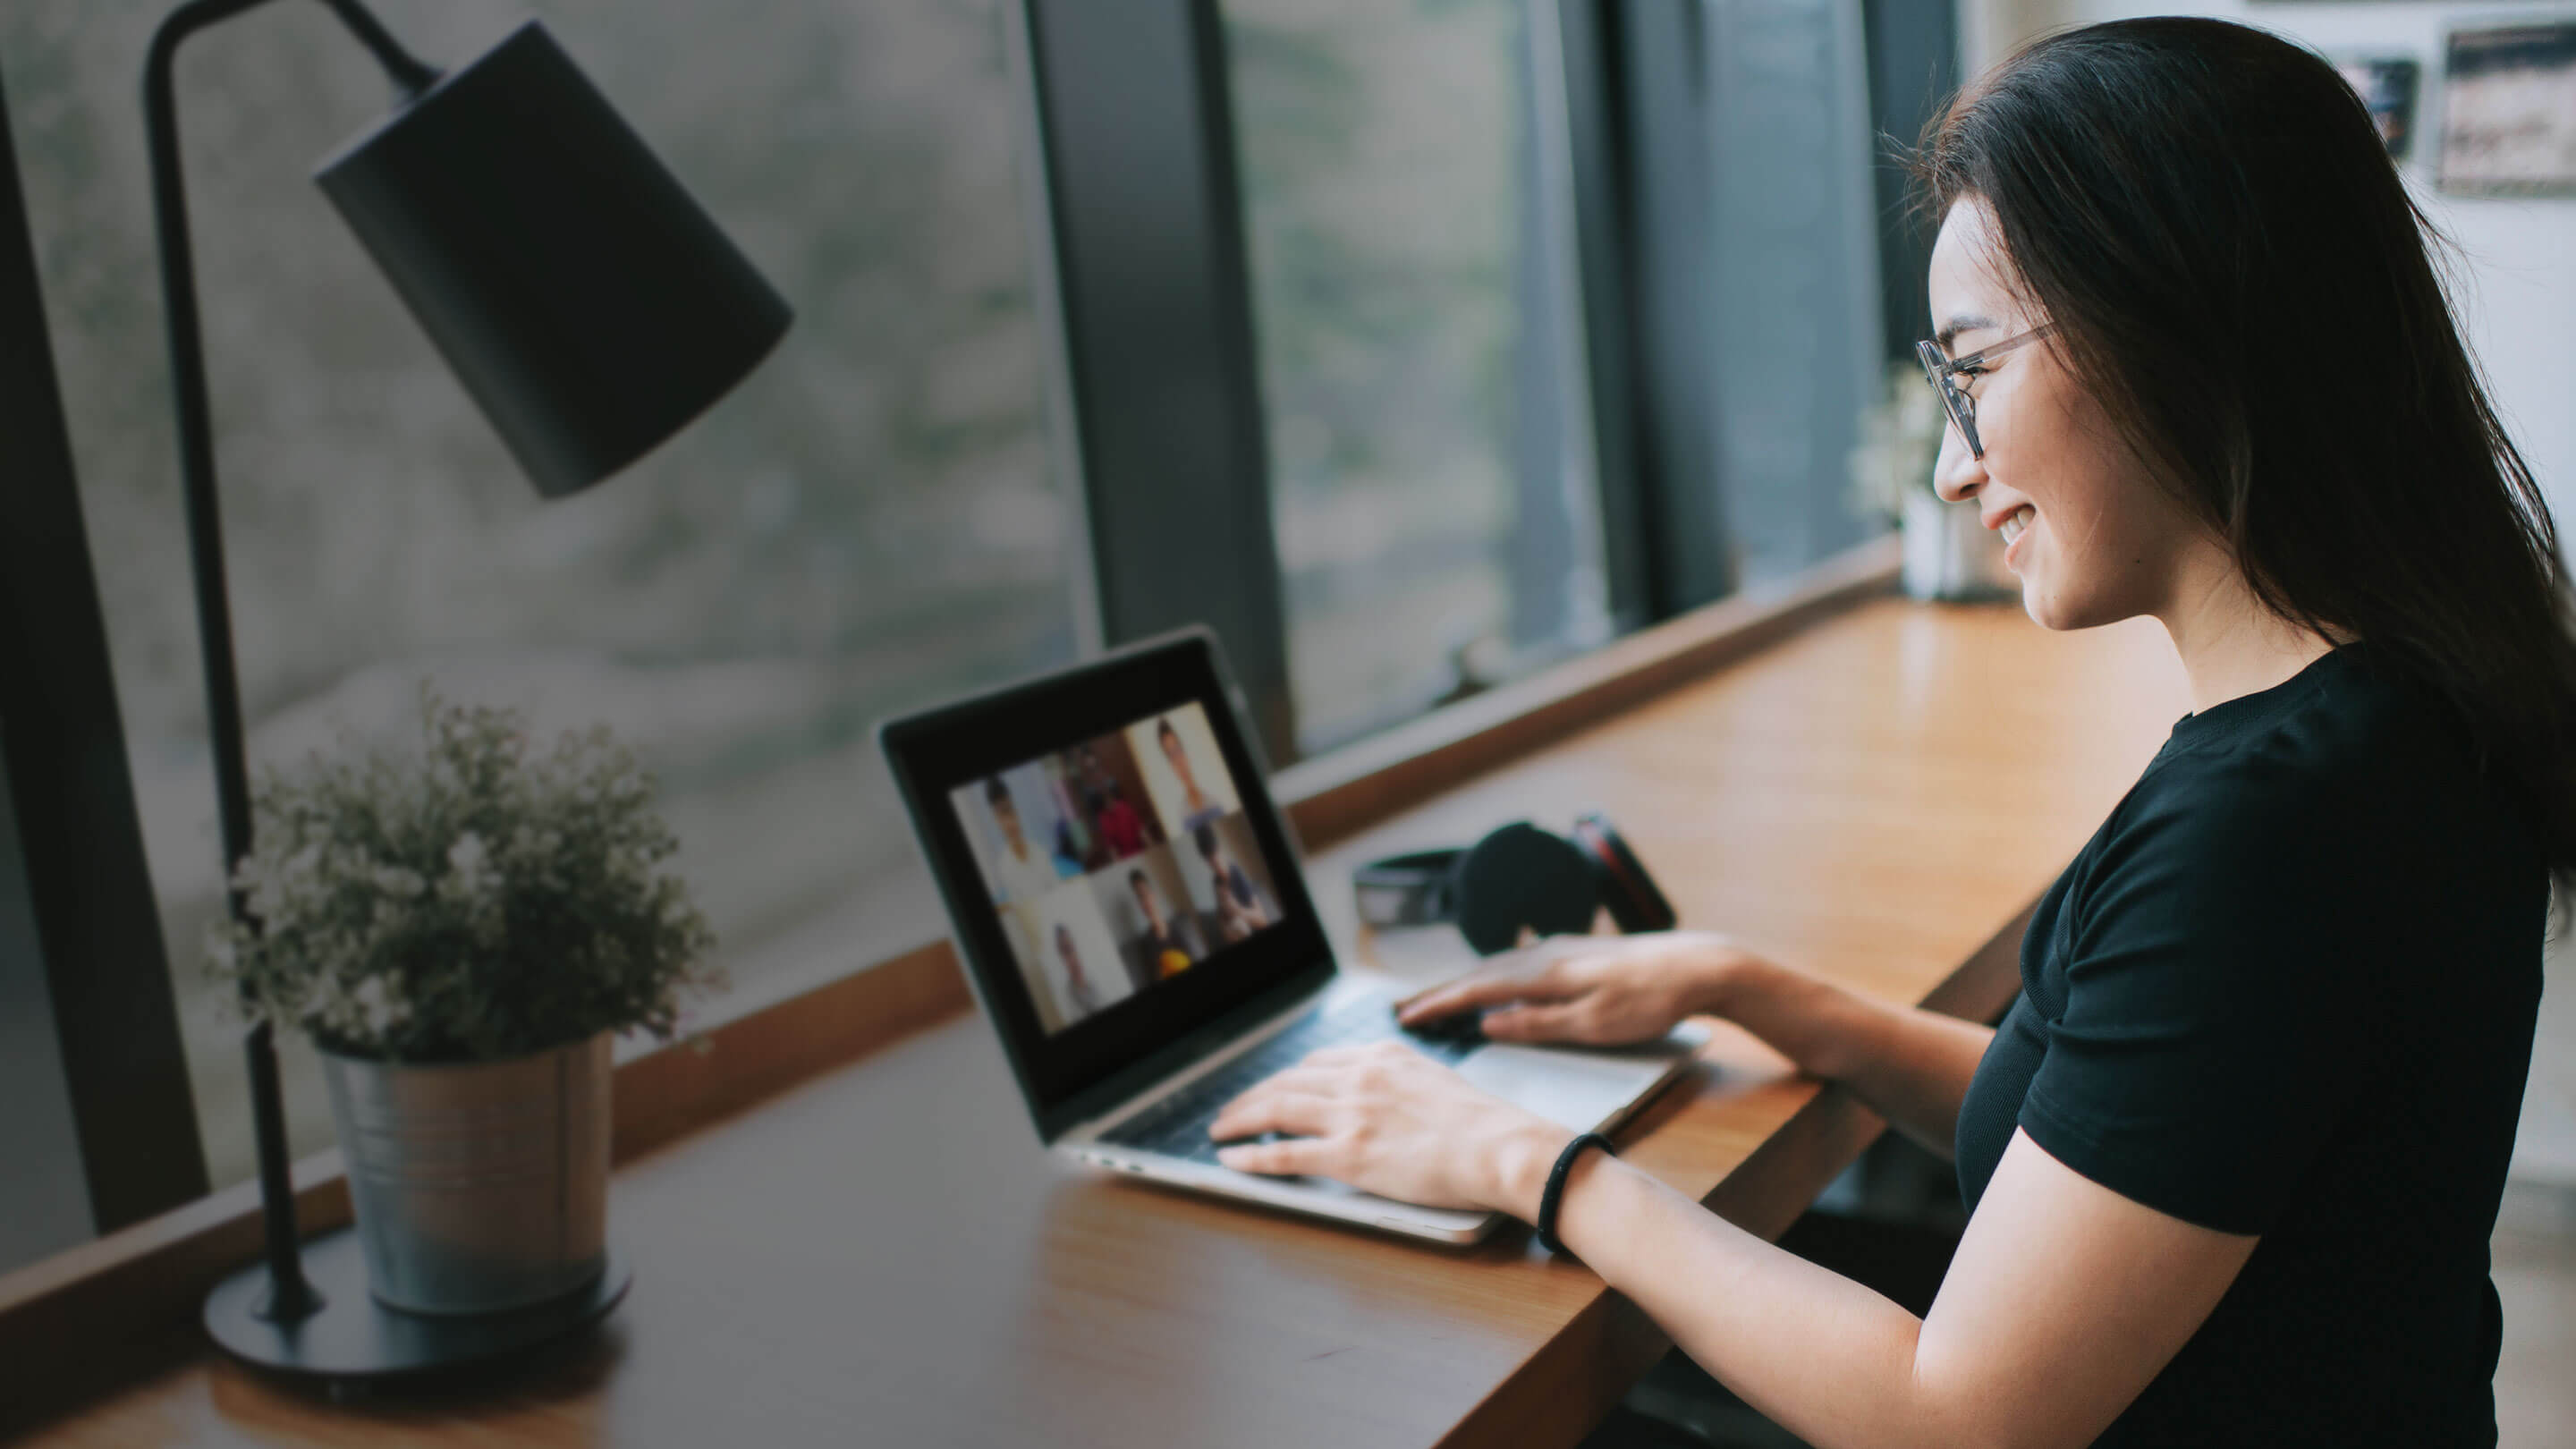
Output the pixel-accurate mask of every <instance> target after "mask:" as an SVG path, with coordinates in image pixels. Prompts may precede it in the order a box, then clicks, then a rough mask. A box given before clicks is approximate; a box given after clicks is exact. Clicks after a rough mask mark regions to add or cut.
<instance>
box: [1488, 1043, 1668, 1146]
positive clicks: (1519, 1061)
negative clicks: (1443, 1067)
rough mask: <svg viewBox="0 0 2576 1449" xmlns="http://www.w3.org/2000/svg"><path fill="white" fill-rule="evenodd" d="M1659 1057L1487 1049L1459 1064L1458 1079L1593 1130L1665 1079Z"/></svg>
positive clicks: (1561, 1121) (1557, 1120)
mask: <svg viewBox="0 0 2576 1449" xmlns="http://www.w3.org/2000/svg"><path fill="white" fill-rule="evenodd" d="M1665 1065H1666V1064H1665V1062H1664V1061H1662V1060H1660V1059H1655V1058H1644V1059H1640V1058H1624V1059H1623V1058H1619V1057H1607V1056H1588V1055H1585V1054H1582V1053H1579V1052H1571V1051H1562V1050H1548V1049H1545V1048H1540V1047H1525V1046H1507V1045H1504V1044H1501V1043H1496V1044H1494V1045H1491V1046H1487V1047H1484V1048H1482V1049H1480V1050H1478V1051H1477V1052H1475V1053H1474V1054H1473V1055H1471V1056H1469V1057H1468V1058H1467V1059H1466V1060H1465V1061H1463V1062H1460V1063H1459V1064H1458V1075H1460V1076H1462V1077H1465V1078H1466V1079H1467V1080H1468V1081H1470V1082H1473V1083H1475V1084H1476V1085H1477V1086H1479V1087H1482V1088H1484V1089H1485V1090H1486V1091H1488V1092H1491V1093H1493V1094H1494V1095H1495V1096H1498V1097H1501V1098H1503V1099H1504V1100H1506V1101H1509V1102H1512V1103H1514V1104H1516V1105H1519V1106H1522V1107H1526V1108H1528V1109H1529V1110H1530V1111H1533V1112H1536V1113H1537V1114H1539V1115H1540V1116H1542V1117H1545V1118H1546V1119H1548V1120H1549V1121H1551V1122H1555V1123H1557V1124H1559V1125H1561V1126H1565V1127H1570V1128H1572V1129H1574V1130H1575V1131H1577V1132H1583V1131H1589V1130H1590V1129H1592V1128H1594V1127H1598V1126H1600V1125H1601V1124H1602V1123H1603V1122H1605V1121H1607V1120H1609V1118H1610V1117H1611V1116H1612V1115H1614V1114H1615V1113H1617V1112H1618V1111H1619V1109H1620V1108H1622V1107H1625V1106H1627V1105H1628V1103H1629V1102H1630V1101H1632V1100H1634V1099H1635V1098H1636V1096H1637V1094H1638V1093H1640V1092H1642V1091H1644V1090H1645V1089H1646V1088H1647V1087H1648V1086H1649V1085H1651V1084H1652V1083H1653V1082H1654V1080H1655V1079H1656V1078H1657V1077H1659V1076H1662V1075H1663V1072H1664V1067H1665Z"/></svg>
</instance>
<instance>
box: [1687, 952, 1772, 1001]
mask: <svg viewBox="0 0 2576 1449" xmlns="http://www.w3.org/2000/svg"><path fill="white" fill-rule="evenodd" d="M1764 964H1765V963H1764V962H1763V960H1762V958H1761V957H1759V956H1755V955H1752V954H1751V953H1749V952H1745V951H1739V950H1737V949H1736V948H1735V947H1733V946H1730V945H1726V944H1724V943H1723V942H1715V943H1712V944H1711V945H1710V948H1709V950H1708V951H1707V952H1706V954H1704V955H1703V956H1701V958H1700V959H1699V960H1697V961H1695V962H1693V963H1692V970H1691V992H1690V1014H1691V1015H1693V1016H1722V1017H1727V1018H1730V1019H1731V1018H1733V1017H1734V1016H1735V1014H1736V1009H1737V1005H1738V1003H1739V1002H1740V1001H1741V1000H1742V999H1743V996H1744V993H1745V992H1746V991H1747V990H1748V989H1750V988H1751V986H1752V978H1753V977H1754V975H1755V974H1756V973H1757V972H1758V971H1759V970H1760V969H1761V967H1762V966H1763V965H1764Z"/></svg>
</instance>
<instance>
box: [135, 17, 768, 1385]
mask: <svg viewBox="0 0 2576 1449" xmlns="http://www.w3.org/2000/svg"><path fill="white" fill-rule="evenodd" d="M265 3H267V0H189V3H187V4H183V5H181V6H179V7H178V8H177V9H176V10H174V11H172V12H171V14H170V15H169V17H168V18H167V19H165V20H164V21H162V23H161V26H160V28H159V29H158V30H156V31H155V32H154V33H153V36H152V46H151V50H150V53H149V55H148V57H147V59H146V61H145V63H144V73H143V105H144V114H145V122H146V126H147V130H148V133H149V143H150V148H151V163H152V199H153V212H154V221H155V225H156V228H157V232H158V240H159V243H160V252H161V288H162V292H163V295H164V298H165V300H166V304H167V311H168V326H169V344H170V380H171V387H172V390H173V392H174V394H175V397H176V404H177V408H178V421H179V468H180V475H181V482H182V485H183V488H184V491H185V496H186V499H187V509H188V542H189V557H190V562H191V564H192V566H193V570H194V574H195V579H196V593H197V620H198V644H199V648H200V651H201V653H202V654H203V656H204V661H205V673H206V705H207V731H208V734H209V736H210V739H211V742H212V745H213V754H214V762H215V796H216V805H217V809H218V813H219V815H220V817H221V819H222V823H223V838H224V863H225V875H226V879H227V899H228V904H229V908H230V909H231V911H232V914H233V918H234V919H235V920H236V921H245V920H247V914H246V903H245V901H244V899H243V896H242V894H241V892H240V891H238V890H235V889H232V888H231V887H230V876H231V871H232V865H233V863H234V862H236V861H239V860H240V859H242V857H243V856H244V855H246V854H248V852H249V850H250V843H251V809H250V787H249V771H248V768H247V765H246V763H245V759H244V750H243V726H242V718H241V694H240V688H239V684H238V682H237V679H236V677H235V671H234V662H233V649H232V623H231V614H230V609H229V607H228V604H227V595H226V591H225V586H224V556H223V537H222V528H221V525H220V520H219V518H218V514H217V509H216V502H217V499H216V491H215V459H214V439H213V431H212V423H211V419H210V415H209V407H208V402H207V393H206V372H205V359H204V356H203V352H202V345H201V342H200V338H199V333H198V325H197V297H196V283H195V280H194V278H193V276H192V264H191V261H190V258H189V247H188V210H187V196H186V192H185V187H184V183H183V180H182V178H181V175H180V169H179V122H178V112H177V103H176V99H175V87H174V85H173V80H172V73H173V68H174V65H175V62H176V59H177V55H178V50H179V46H180V44H181V43H182V42H184V41H185V40H187V39H188V37H190V36H191V35H194V34H195V33H197V32H198V31H200V30H204V29H206V28H207V27H209V26H212V25H216V24H219V23H221V22H223V21H226V20H229V19H232V18H233V17H234V16H237V15H240V14H242V13H243V12H245V11H248V10H251V9H254V8H257V7H258V6H260V5H262V4H265ZM323 3H324V4H325V5H326V6H327V7H328V8H329V9H330V11H331V12H332V14H333V15H335V16H337V17H338V18H339V20H340V21H341V23H342V24H343V25H345V26H346V27H347V28H348V30H349V32H350V33H351V34H352V35H353V36H355V37H356V39H357V41H358V43H359V44H361V45H362V46H364V47H365V48H366V49H367V50H368V52H369V53H371V54H372V55H374V56H375V58H376V60H377V62H378V63H379V64H381V65H382V66H383V67H384V70H385V73H386V75H387V76H388V77H390V78H391V80H392V82H393V86H394V91H395V107H394V111H393V114H392V115H390V116H388V117H386V118H385V119H384V120H382V121H381V122H379V123H378V124H377V125H376V126H375V127H374V128H373V129H372V130H369V131H367V132H366V133H364V134H363V135H361V136H359V137H358V138H357V139H356V140H355V141H353V142H351V143H350V144H349V145H348V146H347V147H345V148H344V149H342V150H341V151H340V152H339V154H337V155H336V156H333V157H332V158H330V159H329V160H327V161H325V162H323V163H322V166H321V168H320V169H319V171H318V172H317V173H316V177H315V179H316V180H317V181H318V182H319V184H320V185H321V187H322V190H323V192H324V193H325V194H326V195H328V196H329V197H330V198H331V201H332V203H333V204H334V205H335V206H336V207H337V208H338V209H339V211H340V214H341V215H342V217H344V218H345V219H346V220H347V221H348V223H349V225H350V228H351V229H352V230H354V231H355V232H356V233H357V235H358V239H359V240H360V242H362V243H363V244H364V245H365V247H366V249H367V251H368V252H369V253H370V254H371V255H372V256H373V257H374V258H375V261H376V264H377V266H378V267H380V268H381V269H382V270H383V271H384V272H385V274H386V276H387V277H388V278H389V279H390V280H391V281H392V282H393V284H394V289H395V291H396V292H397V293H399V294H400V295H401V297H402V299H403V301H404V302H405V303H406V304H407V305H408V306H409V308H410V309H411V312H412V315H413V316H414V317H415V318H417V319H418V320H419V322H420V324H421V326H422V327H423V328H424V329H425V330H426V331H427V332H428V333H429V336H430V339H431V340H432V341H433V342H434V343H436V344H437V346H438V349H439V351H440V353H441V354H442V355H444V356H445V358H446V359H447V364H448V366H449V367H450V368H451V369H453V370H454V371H455V373H456V375H457V377H458V378H459V379H460V380H461V381H462V382H463V383H464V384H465V388H466V391H467V392H468V393H469V394H471V395H472V396H473V398H474V400H475V402H476V403H477V404H479V405H480V406H481V408H482V410H483V412H484V414H485V415H486V416H487V417H489V418H490V419H491V421H492V424H493V426H494V427H495V428H496V429H497V430H498V431H499V432H500V434H501V438H502V440H503V442H504V443H506V444H507V445H508V447H509V449H510V452H511V454H512V455H513V456H514V457H515V458H517V460H518V462H519V466H520V467H521V468H522V469H524V470H525V471H526V473H527V475H528V477H529V478H530V480H532V481H533V482H534V483H535V485H536V488H537V491H538V493H539V494H541V495H543V496H545V497H548V498H559V497H563V496H566V495H568V494H572V493H577V492H579V491H581V490H582V489H584V488H587V487H589V486H590V485H591V484H593V483H596V482H598V481H599V480H601V479H603V478H605V477H607V476H608V475H610V474H612V473H615V472H617V471H618V470H619V469H621V468H623V467H625V466H626V465H627V464H629V463H632V462H634V461H635V460H636V459H637V458H640V457H642V456H643V455H644V454H645V453H647V452H649V451H651V450H652V449H653V448H654V447H655V446H657V445H659V444H660V443H661V442H662V441H663V440H664V439H666V438H668V437H670V436H671V435H672V434H674V433H676V432H678V431H679V430H680V429H681V428H682V427H684V426H685V425H687V423H688V422H689V421H690V420H691V419H692V418H694V417H696V416H697V415H698V414H699V413H700V412H702V411H704V410H705V409H706V408H707V407H708V406H709V405H711V404H713V403H714V402H715V401H716V399H718V398H720V397H722V396H723V395H724V394H725V393H726V392H727V391H729V390H730V389H731V388H732V387H733V385H734V384H735V383H736V382H739V381H740V380H741V379H742V378H743V377H744V376H745V375H747V374H748V373H749V372H750V371H751V369H752V368H753V367H754V366H755V365H757V364H758V363H759V361H760V359H761V358H762V357H763V356H765V355H767V353H768V352H769V350H770V348H771V347H772V346H773V345H775V344H776V342H777V341H778V339H779V337H780V336H781V335H783V334H784V333H785V332H786V330H787V323H788V309H787V304H786V303H785V302H784V301H783V300H781V299H780V297H779V296H778V294H777V292H775V291H774V290H772V289H771V288H770V286H769V284H768V283H767V282H765V281H763V280H762V279H761V277H760V275H759V274H758V273H757V272H755V271H753V270H752V267H751V264H750V263H749V262H748V261H747V260H745V259H744V257H743V255H742V254H741V252H739V251H737V250H736V249H735V248H734V246H733V244H732V242H730V241H729V240H727V239H726V237H725V235H724V234H723V233H722V232H721V231H719V230H717V229H716V226H715V223H714V222H713V221H711V220H709V219H708V217H707V215H706V214H705V213H704V212H703V211H701V210H699V209H698V206H697V203H696V202H695V201H693V200H691V199H690V197H689V195H688V193H687V192H686V191H685V190H683V189H682V188H681V186H680V184H679V182H678V181H677V180H675V179H674V178H673V177H672V176H671V174H670V173H669V172H668V171H667V170H665V169H664V168H663V167H662V165H661V163H660V162H659V161H657V160H655V159H654V157H653V154H652V153H651V152H650V151H648V150H646V149H645V146H644V143H643V142H642V140H640V139H639V138H638V137H637V136H636V135H635V133H634V132H633V131H632V130H630V129H629V128H628V127H627V125H626V124H625V122H624V121H622V120H620V119H619V118H618V116H617V113H616V112H615V111H613V110H612V109H610V107H609V105H608V102H607V100H606V99H605V98H604V97H602V96H601V95H600V93H599V92H598V91H597V90H596V89H595V88H593V87H592V86H591V84H590V82H589V81H588V80H587V79H586V78H584V77H583V75H582V74H581V72H580V71H579V70H578V69H577V68H576V67H575V66H574V65H573V63H572V60H571V58H570V57H568V56H566V55H565V54H564V52H563V50H562V49H561V47H559V46H557V45H556V44H555V41H554V38H553V37H552V36H551V35H549V34H548V33H547V31H546V29H545V27H544V26H542V25H540V24H539V23H537V22H536V21H533V20H531V21H528V22H526V23H525V24H523V25H521V26H520V27H519V28H518V29H517V30H515V31H513V32H511V33H510V34H509V35H508V36H507V37H505V38H504V39H503V40H502V41H501V42H500V43H499V44H498V45H496V46H494V47H493V48H492V49H490V50H489V51H487V52H485V53H484V54H483V55H482V56H480V57H479V58H477V59H475V60H473V61H471V62H469V63H468V64H466V65H465V66H463V67H462V68H460V69H457V70H455V71H452V72H448V73H445V74H442V73H440V72H439V71H437V70H435V69H433V68H431V67H430V66H428V65H425V64H423V63H422V62H421V61H419V60H418V59H416V58H414V57H413V56H412V55H411V54H410V53H409V52H408V51H406V50H404V49H403V47H402V45H401V44H400V43H399V42H398V41H396V40H395V39H394V37H393V36H392V34H391V33H390V32H388V31H387V30H386V29H385V27H384V25H383V24H382V23H381V22H379V21H378V20H377V19H376V17H375V16H374V15H372V14H370V13H369V12H368V11H367V9H366V8H365V6H364V5H363V4H362V3H360V0H323ZM272 1030H273V1028H272V1025H271V1023H269V1022H268V1021H266V1020H264V1019H263V1020H260V1021H258V1022H256V1023H255V1024H254V1025H252V1026H251V1028H250V1029H249V1031H248V1032H247V1033H246V1034H245V1036H244V1038H243V1044H242V1045H243V1054H244V1056H245V1058H246V1059H247V1063H248V1066H249V1073H250V1093H251V1117H252V1124H253V1130H254V1132H255V1134H256V1137H257V1140H258V1150H259V1191H260V1204H261V1212H262V1226H263V1229H264V1236H265V1244H266V1247H265V1252H264V1254H263V1256H262V1259H261V1261H260V1262H258V1263H255V1264H253V1265H251V1266H250V1267H248V1268H245V1269H243V1270H241V1271H240V1272H237V1273H235V1274H234V1275H233V1276H232V1277H230V1278H228V1279H227V1280H225V1281H224V1282H223V1283H221V1284H219V1285H217V1287H216V1288H215V1290H214V1292H213V1293H212V1294H211V1295H210V1296H209V1297H208V1299H207V1301H206V1312H205V1319H206V1326H207V1329H208V1331H209V1332H211V1333H212V1334H213V1335H214V1338H215V1340H216V1341H217V1342H218V1343H220V1344H221V1345H223V1347H224V1348H225V1349H226V1350H228V1351H229V1352H231V1353H233V1354H234V1355H236V1356H238V1357H240V1358H242V1359H245V1360H247V1361H249V1362H251V1363H255V1364H259V1365H262V1366H265V1367H268V1368H272V1369H278V1370H283V1371H286V1372H290V1373H299V1374H307V1375H315V1376H319V1377H322V1378H325V1379H327V1380H329V1381H331V1382H332V1383H333V1384H335V1385H345V1384H348V1383H352V1382H364V1381H365V1380H368V1379H371V1378H376V1377H381V1376H385V1375H390V1374H401V1373H414V1372H419V1371H422V1370H426V1369H434V1368H442V1367H448V1366H452V1365H457V1364H462V1363H466V1362H470V1361H473V1360H477V1359H485V1358H490V1357H492V1356H495V1355H498V1354H506V1353H509V1352H511V1351H513V1350H515V1349H518V1348H522V1347H525V1346H528V1345H531V1344H535V1343H538V1342H542V1341H545V1340H548V1339H551V1338H555V1337H558V1336H560V1335H562V1334H565V1333H568V1332H571V1331H573V1330H574V1329H577V1328H580V1327H583V1326H586V1325H587V1324H589V1323H590V1322H592V1321H593V1320H595V1319H597V1318H598V1317H599V1316H600V1315H602V1314H604V1313H606V1312H607V1311H608V1310H609V1308H610V1307H612V1306H613V1305H614V1304H615V1303H616V1301H617V1299H618V1297H619V1296H620V1295H621V1294H622V1293H623V1292H624V1291H625V1286H626V1283H627V1281H628V1273H627V1269H626V1267H625V1265H624V1264H622V1263H620V1262H619V1261H617V1260H616V1258H615V1257H614V1256H612V1257H611V1260H610V1263H609V1267H608V1271H607V1272H606V1273H604V1274H602V1275H601V1277H600V1279H599V1281H598V1282H597V1283H595V1284H594V1285H593V1286H592V1287H591V1288H590V1289H588V1290H586V1291H584V1292H581V1293H577V1294H574V1295H572V1296H571V1297H570V1298H567V1299H564V1300H558V1301H557V1302H554V1303H549V1304H541V1305H538V1306H536V1307H534V1308H530V1309H517V1310H511V1311H509V1312H505V1313H499V1314H484V1315H474V1316H460V1317H453V1318H448V1317H430V1316H426V1315H417V1314H408V1313H403V1312H400V1311H397V1310H393V1309H388V1308H385V1307H383V1306H382V1305H379V1304H378V1303H377V1302H376V1301H375V1299H374V1297H373V1296H372V1295H371V1294H370V1293H369V1292H368V1289H367V1283H366V1276H365V1265H364V1262H363V1260H362V1258H361V1256H360V1255H359V1253H358V1250H357V1247H356V1244H355V1241H354V1238H355V1235H354V1234H353V1233H352V1232H350V1231H348V1230H345V1229H344V1230H342V1231H341V1232H339V1233H336V1234H333V1235H330V1236H328V1237H325V1238H322V1239H318V1240H316V1242H315V1243H314V1244H313V1245H312V1246H311V1247H309V1248H308V1247H305V1246H303V1245H302V1244H300V1243H299V1241H298V1236H297V1232H296V1224H295V1194H294V1188H293V1185H292V1183H291V1182H290V1181H289V1180H288V1174H287V1160H286V1124H285V1112H284V1109H283V1107H282V1106H281V1104H280V1101H279V1095H278V1081H277V1055H276V1051H275V1047H274V1042H273V1038H272Z"/></svg>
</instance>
